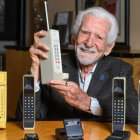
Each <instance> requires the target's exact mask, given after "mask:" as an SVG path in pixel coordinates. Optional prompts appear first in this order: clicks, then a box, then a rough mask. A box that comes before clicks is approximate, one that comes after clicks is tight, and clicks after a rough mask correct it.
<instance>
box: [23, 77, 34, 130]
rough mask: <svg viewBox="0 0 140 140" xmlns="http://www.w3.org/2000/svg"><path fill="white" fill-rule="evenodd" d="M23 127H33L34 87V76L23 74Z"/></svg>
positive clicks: (29, 128) (26, 128)
mask: <svg viewBox="0 0 140 140" xmlns="http://www.w3.org/2000/svg"><path fill="white" fill-rule="evenodd" d="M23 128H24V130H33V129H34V128H35V87H34V76H33V75H24V76H23Z"/></svg>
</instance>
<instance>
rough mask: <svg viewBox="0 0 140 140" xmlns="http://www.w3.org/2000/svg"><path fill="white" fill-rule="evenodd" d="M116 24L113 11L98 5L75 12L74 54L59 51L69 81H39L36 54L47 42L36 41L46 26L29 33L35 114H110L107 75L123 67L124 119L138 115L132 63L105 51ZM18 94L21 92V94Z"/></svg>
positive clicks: (98, 116) (42, 116) (107, 116)
mask: <svg viewBox="0 0 140 140" xmlns="http://www.w3.org/2000/svg"><path fill="white" fill-rule="evenodd" d="M117 34H118V24H117V21H116V19H115V17H114V16H113V15H112V14H111V13H109V12H108V11H106V10H105V9H103V8H100V7H93V8H89V9H87V10H85V11H83V12H80V13H79V14H78V16H77V18H76V21H75V24H74V26H73V35H72V38H73V42H74V48H75V54H74V55H68V56H62V62H63V72H65V73H69V81H68V82H67V84H66V81H65V80H52V81H50V82H49V83H46V85H39V81H40V80H41V79H40V61H39V59H40V57H41V58H43V59H47V57H48V56H47V55H46V54H45V53H44V52H48V51H49V47H48V46H46V45H45V44H41V43H40V42H39V38H40V37H43V36H46V31H40V32H37V33H35V35H34V44H33V45H32V46H31V48H30V56H31V59H32V64H31V74H32V75H34V76H35V80H36V88H37V91H36V119H37V120H62V119H65V118H81V119H82V120H94V121H111V120H112V79H113V78H114V77H116V76H119V75H120V72H121V73H123V76H125V77H126V80H127V105H126V119H127V121H129V122H135V121H137V109H138V106H137V93H136V91H135V89H134V84H133V79H132V78H131V75H132V67H131V66H130V65H129V64H128V63H125V62H123V61H121V60H119V59H116V58H112V57H110V56H108V55H109V54H110V52H111V50H112V48H113V47H114V45H115V40H116V38H117ZM21 99H22V97H21ZM21 99H20V100H19V103H18V107H17V112H16V116H17V119H18V120H21V119H22V100H21Z"/></svg>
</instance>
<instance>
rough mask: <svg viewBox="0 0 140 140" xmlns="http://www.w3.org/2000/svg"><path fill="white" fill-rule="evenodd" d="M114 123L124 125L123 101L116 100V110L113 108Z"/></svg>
mask: <svg viewBox="0 0 140 140" xmlns="http://www.w3.org/2000/svg"><path fill="white" fill-rule="evenodd" d="M113 110H114V112H113V122H114V123H124V113H123V112H124V101H123V99H118V100H115V99H114V108H113Z"/></svg>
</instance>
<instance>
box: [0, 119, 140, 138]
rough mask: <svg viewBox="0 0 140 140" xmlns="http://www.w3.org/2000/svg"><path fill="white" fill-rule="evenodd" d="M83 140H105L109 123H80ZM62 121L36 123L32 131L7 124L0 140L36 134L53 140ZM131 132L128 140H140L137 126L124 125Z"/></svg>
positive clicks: (108, 133) (108, 131)
mask: <svg viewBox="0 0 140 140" xmlns="http://www.w3.org/2000/svg"><path fill="white" fill-rule="evenodd" d="M81 123H82V127H83V132H84V140H105V138H107V137H108V136H109V135H110V134H111V130H112V124H111V123H100V122H90V121H88V122H85V121H82V122H81ZM63 127H64V126H63V122H62V121H36V123H35V129H34V130H30V131H29V130H28V131H27V130H26V131H25V130H23V128H22V122H7V127H6V129H3V130H0V140H23V138H24V135H25V133H37V134H38V136H39V139H40V140H55V139H56V138H55V129H56V128H63ZM125 130H126V131H130V132H131V137H130V140H140V135H138V133H137V125H126V127H125Z"/></svg>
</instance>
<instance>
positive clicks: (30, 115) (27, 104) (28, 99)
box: [24, 96, 34, 119]
mask: <svg viewBox="0 0 140 140" xmlns="http://www.w3.org/2000/svg"><path fill="white" fill-rule="evenodd" d="M24 119H34V97H33V96H24Z"/></svg>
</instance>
